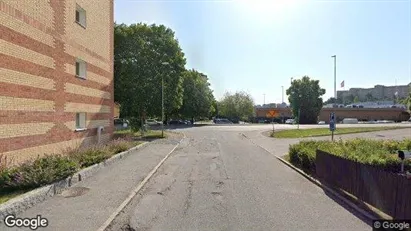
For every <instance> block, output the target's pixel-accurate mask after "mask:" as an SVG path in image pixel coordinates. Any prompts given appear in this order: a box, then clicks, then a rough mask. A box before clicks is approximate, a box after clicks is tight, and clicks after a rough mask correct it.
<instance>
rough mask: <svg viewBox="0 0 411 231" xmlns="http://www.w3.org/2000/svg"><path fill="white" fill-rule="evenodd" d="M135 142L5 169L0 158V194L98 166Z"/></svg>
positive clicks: (122, 141)
mask: <svg viewBox="0 0 411 231" xmlns="http://www.w3.org/2000/svg"><path fill="white" fill-rule="evenodd" d="M138 143H139V142H136V141H133V140H132V139H130V140H126V139H117V140H114V141H111V142H110V143H108V144H107V145H100V146H98V145H97V146H92V147H87V148H78V149H74V150H66V151H65V152H64V155H47V156H44V157H41V158H37V159H36V160H34V161H31V162H25V163H23V164H21V165H19V166H7V159H6V158H4V157H3V156H1V155H0V195H2V194H4V195H8V194H10V193H11V194H12V193H13V192H16V191H20V190H23V191H25V190H31V189H33V188H37V187H41V186H44V185H47V184H51V183H53V182H56V181H59V180H62V179H65V178H66V177H69V176H71V175H73V174H74V173H75V172H76V171H78V170H79V169H80V168H85V167H88V166H91V165H94V164H97V163H101V162H103V161H105V160H106V159H108V158H110V157H111V156H113V155H115V154H117V153H120V152H123V151H126V150H128V149H130V148H131V147H133V146H135V145H137V144H138Z"/></svg>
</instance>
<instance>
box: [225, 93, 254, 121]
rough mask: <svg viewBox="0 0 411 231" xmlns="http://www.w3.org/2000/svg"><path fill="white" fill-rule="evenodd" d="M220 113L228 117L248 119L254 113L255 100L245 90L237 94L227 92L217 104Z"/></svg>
mask: <svg viewBox="0 0 411 231" xmlns="http://www.w3.org/2000/svg"><path fill="white" fill-rule="evenodd" d="M217 109H218V115H219V116H224V117H227V118H236V119H240V120H248V118H250V117H251V116H253V115H254V100H253V98H252V97H251V95H250V94H248V93H247V92H244V91H239V92H236V93H235V94H230V93H226V94H225V95H224V97H223V99H221V101H220V102H218V104H217Z"/></svg>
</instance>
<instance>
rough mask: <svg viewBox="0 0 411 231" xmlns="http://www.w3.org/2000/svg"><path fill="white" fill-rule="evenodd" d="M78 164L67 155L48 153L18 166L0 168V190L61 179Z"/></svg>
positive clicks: (73, 170)
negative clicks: (48, 154)
mask: <svg viewBox="0 0 411 231" xmlns="http://www.w3.org/2000/svg"><path fill="white" fill-rule="evenodd" d="M78 167H79V166H78V164H77V163H76V162H75V161H73V160H71V159H70V158H69V157H67V156H59V155H52V156H51V155H50V156H44V157H41V158H37V159H36V160H35V161H34V162H26V163H23V164H22V165H20V166H18V167H11V168H4V169H2V170H0V172H1V173H0V175H1V176H0V183H1V184H0V185H1V186H0V190H4V189H6V190H7V189H8V190H10V189H16V190H17V189H29V188H36V187H40V186H43V185H47V184H50V183H53V182H55V181H59V180H62V179H64V178H66V177H68V176H70V175H72V174H73V173H75V172H76V171H77V170H78Z"/></svg>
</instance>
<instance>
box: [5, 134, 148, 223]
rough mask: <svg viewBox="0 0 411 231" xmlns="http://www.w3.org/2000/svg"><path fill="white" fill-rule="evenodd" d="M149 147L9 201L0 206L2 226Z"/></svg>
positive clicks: (109, 160)
mask: <svg viewBox="0 0 411 231" xmlns="http://www.w3.org/2000/svg"><path fill="white" fill-rule="evenodd" d="M147 145H148V142H144V143H142V144H139V145H137V146H135V147H133V148H130V149H129V150H127V151H124V152H121V153H118V154H116V155H114V156H112V157H110V158H109V159H107V160H105V161H104V162H101V163H98V164H95V165H92V166H90V167H87V168H84V169H82V170H80V171H78V172H76V173H74V174H73V175H72V176H69V177H67V178H66V179H64V180H60V181H58V182H56V183H53V184H50V185H46V186H43V187H40V188H37V189H34V190H32V191H29V192H27V193H24V194H22V195H20V196H17V197H15V198H12V199H10V200H9V201H7V202H5V203H3V204H1V205H0V224H2V223H3V220H4V218H5V217H6V216H7V215H10V214H13V215H17V214H19V213H22V212H24V211H26V210H27V209H29V208H31V207H33V206H35V205H37V204H39V203H41V202H43V201H45V200H47V199H48V198H50V197H53V196H54V195H56V194H59V193H61V192H62V191H63V190H64V189H67V188H69V187H71V186H73V185H74V184H76V183H78V182H80V181H83V180H84V179H87V178H89V177H91V176H92V175H93V174H94V173H96V172H97V171H98V170H100V169H102V168H104V167H106V166H109V165H111V164H113V163H115V162H117V161H119V160H121V159H123V158H124V157H126V156H127V155H129V154H130V153H131V152H133V151H135V150H138V149H141V148H143V147H145V146H147Z"/></svg>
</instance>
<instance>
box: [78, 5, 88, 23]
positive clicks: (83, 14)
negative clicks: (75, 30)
mask: <svg viewBox="0 0 411 231" xmlns="http://www.w3.org/2000/svg"><path fill="white" fill-rule="evenodd" d="M77 12H78V14H79V20H77ZM75 21H76V23H77V24H79V25H80V26H82V27H84V28H86V27H87V17H86V10H84V9H83V8H81V6H79V5H78V4H76V14H75Z"/></svg>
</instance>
